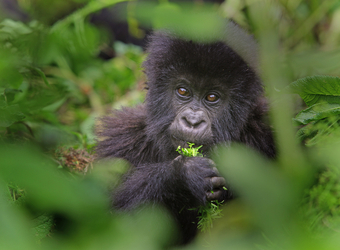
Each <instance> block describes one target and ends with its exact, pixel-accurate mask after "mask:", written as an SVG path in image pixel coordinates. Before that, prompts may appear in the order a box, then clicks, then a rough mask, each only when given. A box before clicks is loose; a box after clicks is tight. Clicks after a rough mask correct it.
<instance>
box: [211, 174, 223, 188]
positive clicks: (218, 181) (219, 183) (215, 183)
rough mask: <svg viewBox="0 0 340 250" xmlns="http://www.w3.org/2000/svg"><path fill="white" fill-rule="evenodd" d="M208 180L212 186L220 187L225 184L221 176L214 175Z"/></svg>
mask: <svg viewBox="0 0 340 250" xmlns="http://www.w3.org/2000/svg"><path fill="white" fill-rule="evenodd" d="M210 181H211V184H212V187H213V188H220V187H222V186H225V184H226V182H225V179H224V178H223V177H217V176H215V177H212V178H211V179H210Z"/></svg>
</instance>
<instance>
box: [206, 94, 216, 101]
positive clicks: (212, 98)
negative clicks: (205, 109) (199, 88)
mask: <svg viewBox="0 0 340 250" xmlns="http://www.w3.org/2000/svg"><path fill="white" fill-rule="evenodd" d="M206 99H207V101H209V102H216V101H217V100H218V96H217V95H215V94H210V95H207V96H206Z"/></svg>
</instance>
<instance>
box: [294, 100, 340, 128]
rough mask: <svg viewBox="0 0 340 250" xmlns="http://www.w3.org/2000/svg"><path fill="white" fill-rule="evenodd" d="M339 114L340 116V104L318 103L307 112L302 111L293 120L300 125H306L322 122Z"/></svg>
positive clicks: (306, 110)
mask: <svg viewBox="0 0 340 250" xmlns="http://www.w3.org/2000/svg"><path fill="white" fill-rule="evenodd" d="M338 114H340V104H327V103H317V104H314V105H313V106H311V107H309V108H307V109H305V110H302V111H301V112H300V113H298V114H297V115H296V117H295V118H294V119H293V120H294V121H296V122H298V123H299V124H303V125H306V124H308V123H310V122H311V121H317V120H321V119H323V118H326V117H329V116H332V115H338Z"/></svg>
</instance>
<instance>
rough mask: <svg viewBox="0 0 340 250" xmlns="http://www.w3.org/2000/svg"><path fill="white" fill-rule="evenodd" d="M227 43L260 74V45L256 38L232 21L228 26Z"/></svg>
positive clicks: (226, 30) (225, 39) (226, 31)
mask: <svg viewBox="0 0 340 250" xmlns="http://www.w3.org/2000/svg"><path fill="white" fill-rule="evenodd" d="M224 36H225V37H224V41H225V43H226V44H227V45H228V46H229V47H230V48H231V49H232V50H234V51H235V52H236V54H238V55H239V56H240V57H241V58H242V59H243V60H244V61H245V62H246V63H247V64H249V66H250V67H251V68H252V69H253V70H254V71H255V72H256V74H259V73H260V72H259V59H258V44H257V42H256V41H255V39H254V37H253V36H252V35H250V34H248V33H247V32H246V31H244V30H243V29H242V28H240V27H239V26H238V25H237V24H235V23H234V22H232V21H228V22H227V24H226V29H225V34H224Z"/></svg>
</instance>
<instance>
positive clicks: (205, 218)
mask: <svg viewBox="0 0 340 250" xmlns="http://www.w3.org/2000/svg"><path fill="white" fill-rule="evenodd" d="M223 202H224V201H221V202H219V201H217V200H213V201H211V202H208V203H207V204H206V205H205V206H199V207H198V208H197V209H198V214H199V216H198V223H197V228H198V229H200V230H201V231H202V232H205V231H208V230H210V229H211V228H212V227H213V220H214V219H218V218H221V217H222V209H221V205H222V203H223Z"/></svg>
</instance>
